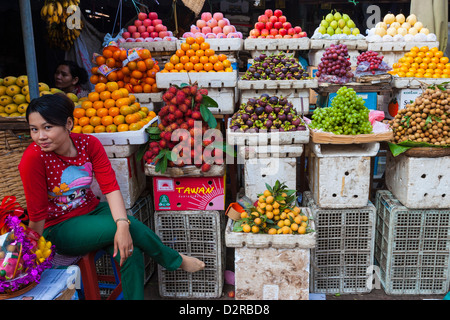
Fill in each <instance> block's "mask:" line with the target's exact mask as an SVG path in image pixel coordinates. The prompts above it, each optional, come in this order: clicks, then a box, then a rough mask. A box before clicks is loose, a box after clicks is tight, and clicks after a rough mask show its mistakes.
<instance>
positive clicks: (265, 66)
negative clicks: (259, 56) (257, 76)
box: [261, 62, 269, 69]
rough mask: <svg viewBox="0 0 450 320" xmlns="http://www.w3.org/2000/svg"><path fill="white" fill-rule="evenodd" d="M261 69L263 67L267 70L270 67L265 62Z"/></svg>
mask: <svg viewBox="0 0 450 320" xmlns="http://www.w3.org/2000/svg"><path fill="white" fill-rule="evenodd" d="M261 67H263V68H264V69H267V68H268V67H269V64H268V63H267V62H263V63H261Z"/></svg>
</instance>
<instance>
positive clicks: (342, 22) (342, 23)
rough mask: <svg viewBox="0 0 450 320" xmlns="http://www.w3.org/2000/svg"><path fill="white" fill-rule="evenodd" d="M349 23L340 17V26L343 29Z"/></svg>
mask: <svg viewBox="0 0 450 320" xmlns="http://www.w3.org/2000/svg"><path fill="white" fill-rule="evenodd" d="M346 25H347V22H345V20H344V19H339V21H338V26H339V28H341V29H343V28H344V27H345V26H346Z"/></svg>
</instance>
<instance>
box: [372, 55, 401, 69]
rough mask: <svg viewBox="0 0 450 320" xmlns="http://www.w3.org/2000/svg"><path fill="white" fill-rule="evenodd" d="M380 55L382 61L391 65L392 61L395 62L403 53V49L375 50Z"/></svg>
mask: <svg viewBox="0 0 450 320" xmlns="http://www.w3.org/2000/svg"><path fill="white" fill-rule="evenodd" d="M376 52H378V53H379V55H380V56H383V61H384V62H386V63H387V65H388V66H390V67H392V66H393V65H394V63H397V62H398V60H399V59H400V58H402V57H403V56H404V55H405V53H406V52H405V51H376Z"/></svg>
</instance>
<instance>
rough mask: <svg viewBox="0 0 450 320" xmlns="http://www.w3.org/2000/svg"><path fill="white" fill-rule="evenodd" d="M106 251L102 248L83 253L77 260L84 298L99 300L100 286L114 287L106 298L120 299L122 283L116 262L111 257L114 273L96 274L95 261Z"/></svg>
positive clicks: (121, 296)
mask: <svg viewBox="0 0 450 320" xmlns="http://www.w3.org/2000/svg"><path fill="white" fill-rule="evenodd" d="M105 254H106V252H105V251H103V250H98V251H92V252H89V253H88V254H86V255H84V256H83V257H82V258H81V259H80V260H79V261H78V267H79V268H80V272H81V283H82V287H83V292H84V298H85V299H86V300H101V296H100V288H107V289H114V290H113V291H112V292H111V294H110V295H109V296H108V298H107V300H116V299H122V298H123V294H122V284H121V282H120V272H119V271H118V270H120V268H119V266H118V264H117V262H116V261H115V260H114V258H112V257H111V264H112V266H113V272H114V275H100V274H97V269H96V267H95V262H96V261H97V260H98V259H100V258H101V257H102V256H103V255H105ZM99 281H108V282H113V281H114V282H115V284H103V283H99Z"/></svg>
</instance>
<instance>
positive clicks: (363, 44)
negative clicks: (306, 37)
mask: <svg viewBox="0 0 450 320" xmlns="http://www.w3.org/2000/svg"><path fill="white" fill-rule="evenodd" d="M332 44H345V45H346V46H347V49H356V50H364V51H365V50H367V40H362V39H359V40H350V39H346V40H344V39H342V40H338V39H311V44H310V49H311V50H317V49H328V48H329V47H330V46H331V45H332Z"/></svg>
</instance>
